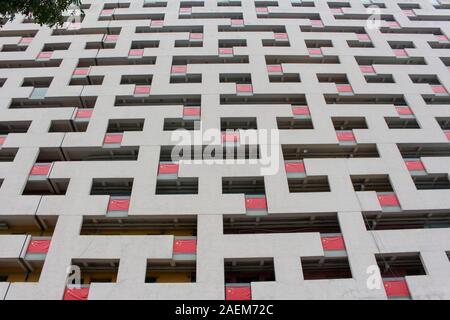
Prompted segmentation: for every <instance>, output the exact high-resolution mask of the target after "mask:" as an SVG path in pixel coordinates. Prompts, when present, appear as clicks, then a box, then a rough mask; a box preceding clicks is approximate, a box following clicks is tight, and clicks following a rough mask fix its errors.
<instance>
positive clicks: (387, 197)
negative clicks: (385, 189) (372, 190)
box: [378, 194, 400, 207]
mask: <svg viewBox="0 0 450 320" xmlns="http://www.w3.org/2000/svg"><path fill="white" fill-rule="evenodd" d="M378 201H379V202H380V204H381V205H382V206H396V207H398V206H400V202H399V201H398V198H397V196H396V195H395V194H379V195H378Z"/></svg>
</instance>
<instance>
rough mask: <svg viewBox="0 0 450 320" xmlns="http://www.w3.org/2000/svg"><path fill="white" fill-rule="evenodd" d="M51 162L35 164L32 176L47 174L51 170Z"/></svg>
mask: <svg viewBox="0 0 450 320" xmlns="http://www.w3.org/2000/svg"><path fill="white" fill-rule="evenodd" d="M50 166H51V165H50V164H42V165H41V164H35V165H34V166H33V168H31V172H30V175H32V176H42V175H43V176H46V175H48V173H49V172H50Z"/></svg>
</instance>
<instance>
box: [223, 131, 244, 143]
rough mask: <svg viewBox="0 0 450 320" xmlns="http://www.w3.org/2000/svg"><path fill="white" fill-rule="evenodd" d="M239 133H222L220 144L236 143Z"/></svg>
mask: <svg viewBox="0 0 450 320" xmlns="http://www.w3.org/2000/svg"><path fill="white" fill-rule="evenodd" d="M239 139H240V135H239V132H222V142H238V141H239Z"/></svg>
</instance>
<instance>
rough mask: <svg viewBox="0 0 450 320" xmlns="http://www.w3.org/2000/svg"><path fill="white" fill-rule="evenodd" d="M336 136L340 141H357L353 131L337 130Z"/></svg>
mask: <svg viewBox="0 0 450 320" xmlns="http://www.w3.org/2000/svg"><path fill="white" fill-rule="evenodd" d="M336 136H337V138H338V140H339V141H355V140H356V138H355V135H354V134H353V132H352V131H338V132H336Z"/></svg>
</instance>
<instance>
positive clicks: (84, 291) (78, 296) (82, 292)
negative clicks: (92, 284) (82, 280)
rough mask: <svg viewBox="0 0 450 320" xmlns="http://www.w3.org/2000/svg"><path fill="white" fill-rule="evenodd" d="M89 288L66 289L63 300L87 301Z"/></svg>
mask: <svg viewBox="0 0 450 320" xmlns="http://www.w3.org/2000/svg"><path fill="white" fill-rule="evenodd" d="M88 296H89V288H67V289H66V290H65V291H64V297H63V300H87V299H88Z"/></svg>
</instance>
